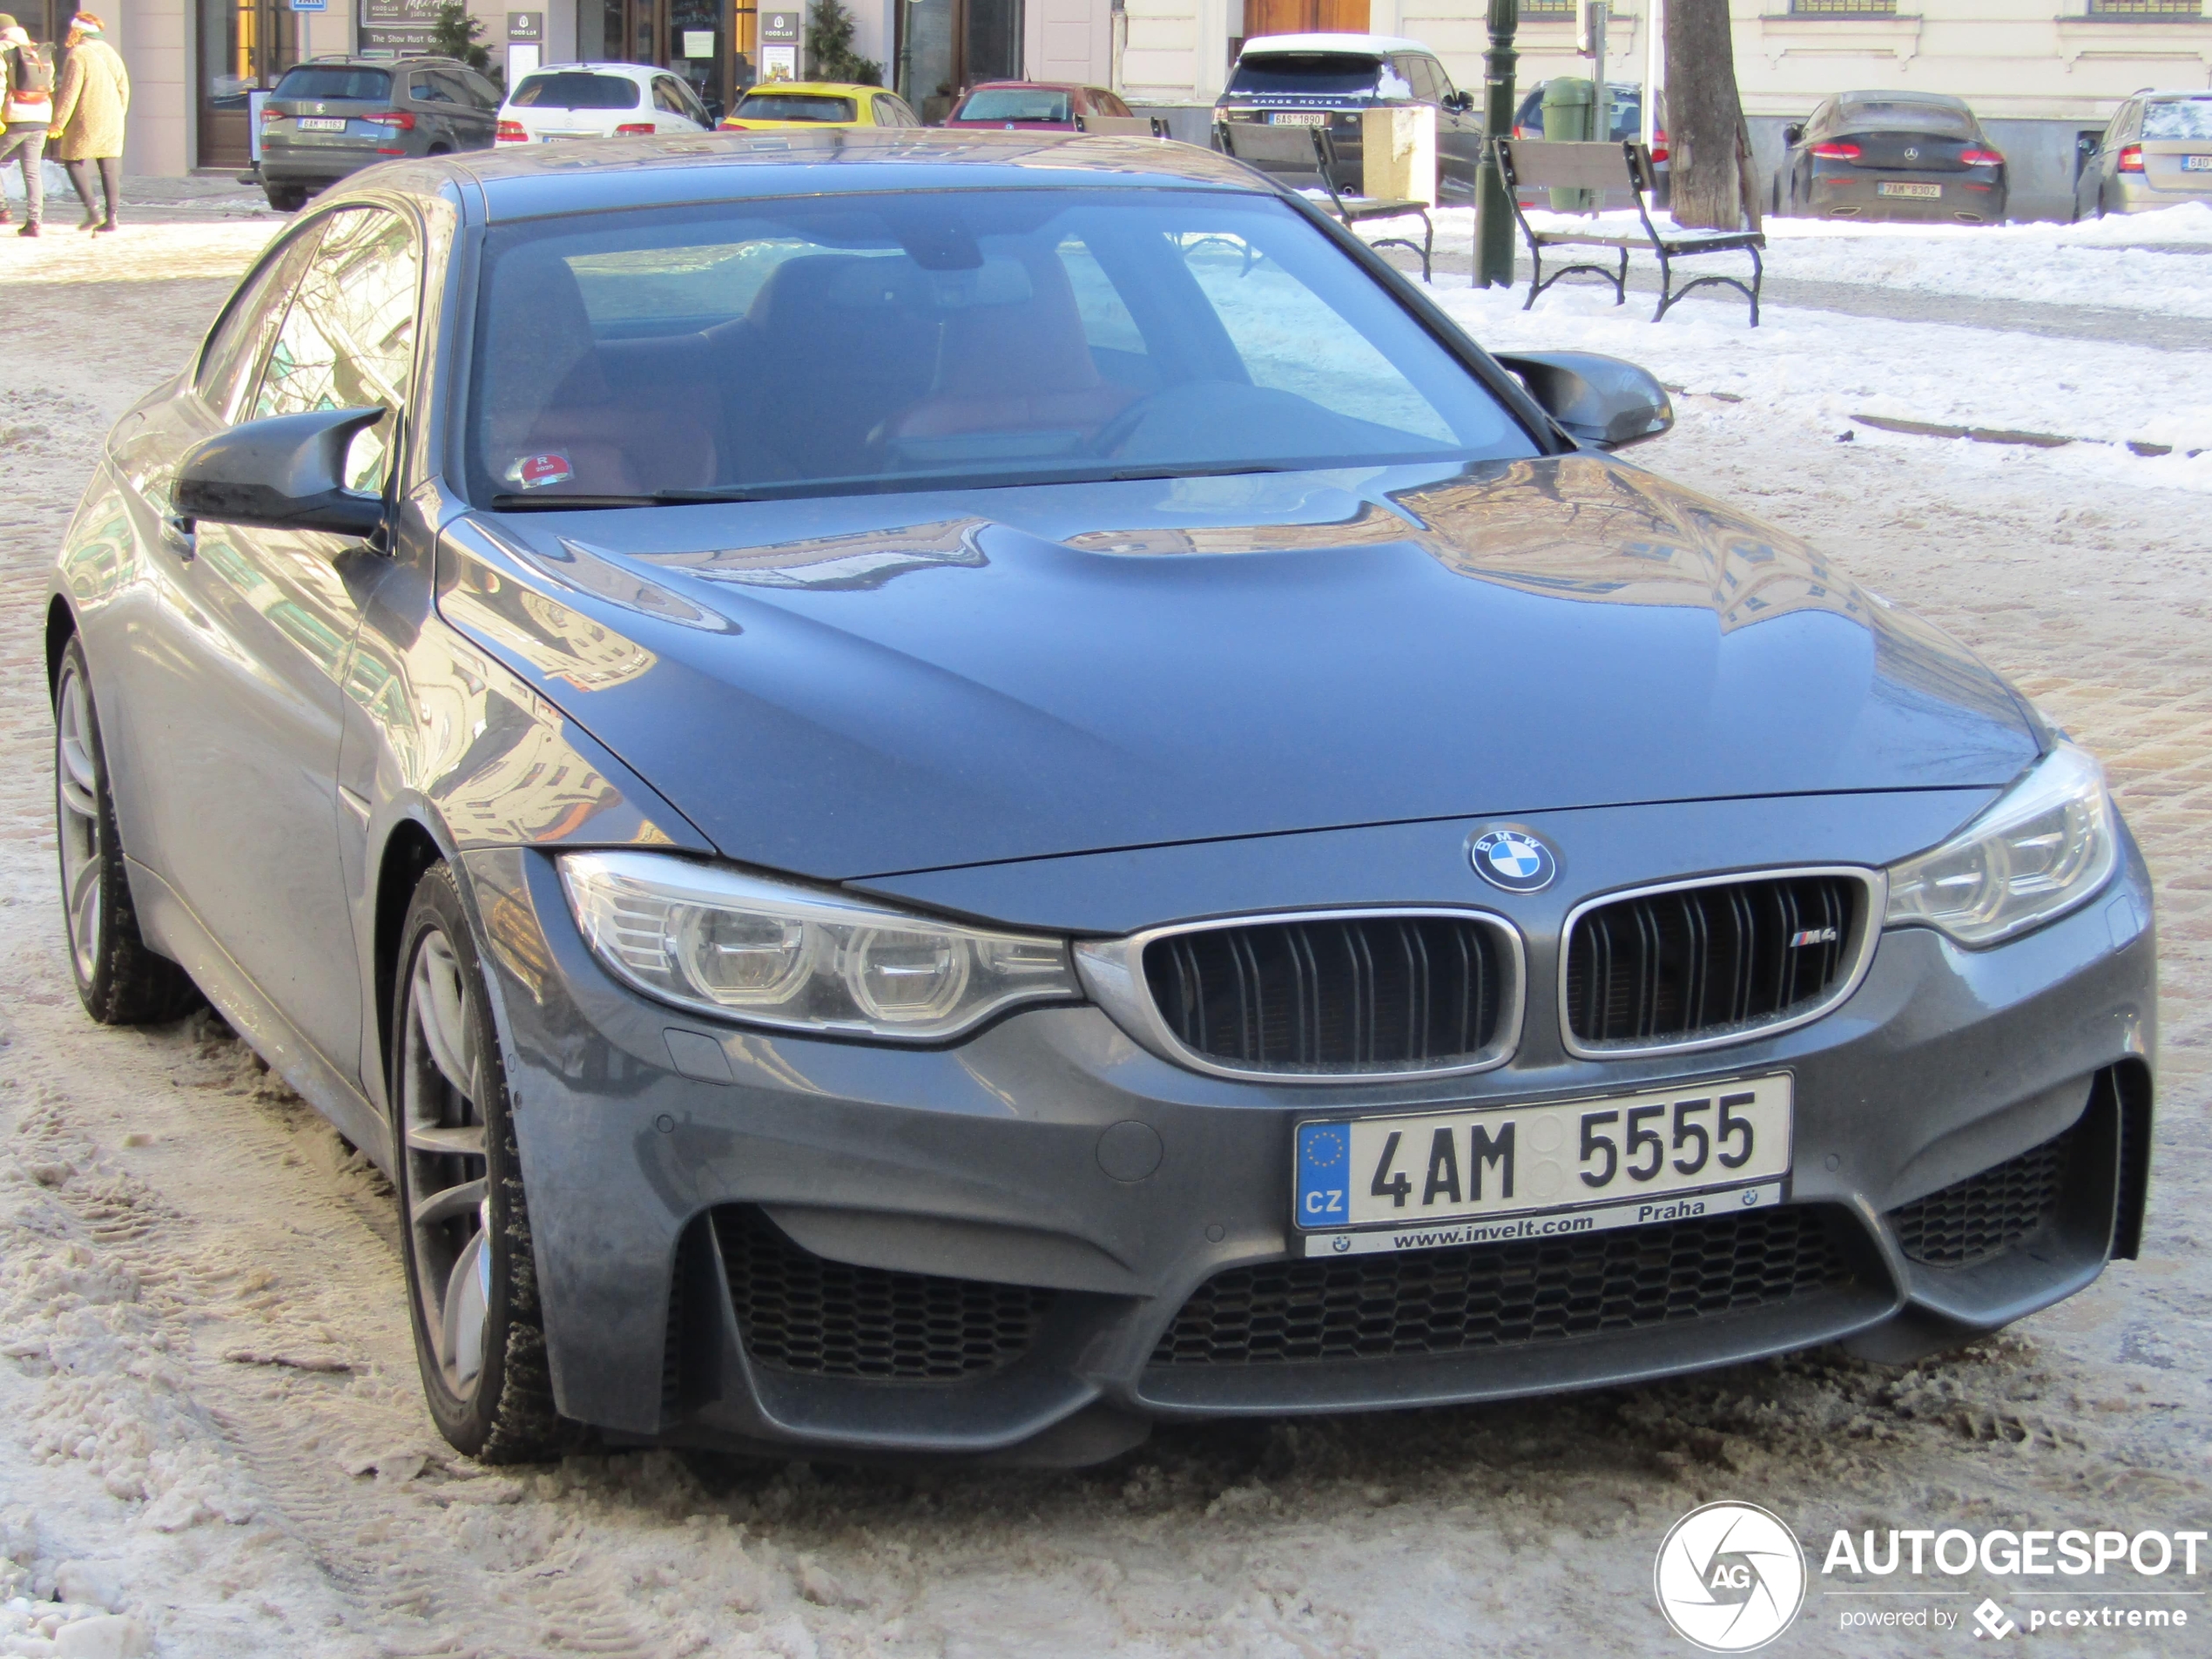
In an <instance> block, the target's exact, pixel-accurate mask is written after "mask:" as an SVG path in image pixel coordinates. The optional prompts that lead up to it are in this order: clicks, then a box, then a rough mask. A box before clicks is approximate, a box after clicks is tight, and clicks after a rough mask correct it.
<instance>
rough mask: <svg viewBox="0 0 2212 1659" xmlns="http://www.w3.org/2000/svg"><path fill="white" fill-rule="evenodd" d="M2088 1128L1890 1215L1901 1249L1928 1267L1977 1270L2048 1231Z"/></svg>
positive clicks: (2077, 1129) (2068, 1133)
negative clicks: (2046, 1226)
mask: <svg viewBox="0 0 2212 1659" xmlns="http://www.w3.org/2000/svg"><path fill="white" fill-rule="evenodd" d="M2080 1135H2081V1127H2080V1124H2076V1125H2075V1126H2074V1128H2072V1129H2069V1130H2067V1131H2066V1132H2065V1133H2063V1134H2061V1135H2055V1136H2052V1137H2051V1138H2050V1139H2049V1140H2047V1141H2046V1142H2044V1143H2043V1144H2042V1145H2040V1146H2035V1147H2030V1148H2029V1149H2028V1150H2027V1151H2025V1152H2023V1153H2021V1154H2020V1156H2019V1157H2015V1158H2007V1159H2006V1161H2005V1162H2004V1163H1999V1164H1994V1165H1993V1166H1992V1167H1990V1168H1989V1169H1986V1170H1983V1171H1982V1172H1981V1173H1980V1174H1979V1175H1970V1176H1968V1177H1966V1179H1965V1180H1964V1181H1955V1182H1953V1183H1952V1184H1951V1185H1949V1186H1947V1187H1945V1188H1943V1189H1942V1190H1940V1191H1937V1192H1931V1193H1930V1194H1929V1195H1928V1196H1927V1197H1925V1198H1916V1199H1914V1200H1913V1201H1912V1203H1911V1204H1900V1205H1899V1206H1898V1208H1897V1209H1895V1210H1892V1211H1890V1213H1889V1221H1890V1225H1891V1226H1892V1227H1894V1228H1895V1229H1896V1230H1897V1242H1898V1248H1899V1249H1900V1250H1902V1251H1904V1252H1905V1258H1906V1259H1907V1260H1910V1261H1916V1262H1919V1263H1921V1264H1924V1265H1925V1266H1929V1267H1972V1266H1973V1265H1974V1264H1976V1263H1978V1262H1986V1261H1988V1260H1990V1259H1991V1258H1993V1257H1998V1256H2001V1255H2003V1254H2004V1253H2005V1252H2006V1251H2009V1250H2013V1249H2016V1248H2017V1247H2018V1246H2019V1245H2020V1244H2021V1242H2022V1241H2023V1240H2025V1239H2027V1238H2029V1237H2030V1236H2031V1235H2033V1233H2035V1232H2037V1231H2040V1230H2041V1228H2042V1227H2043V1226H2044V1225H2045V1224H2047V1223H2048V1222H2049V1221H2050V1220H2051V1218H2052V1217H2053V1216H2054V1215H2055V1214H2056V1213H2057V1211H2058V1207H2059V1200H2060V1197H2061V1196H2062V1195H2063V1193H2064V1190H2065V1184H2066V1177H2067V1169H2068V1167H2069V1166H2070V1164H2071V1163H2072V1162H2073V1159H2074V1155H2075V1143H2076V1141H2078V1140H2079V1139H2080Z"/></svg>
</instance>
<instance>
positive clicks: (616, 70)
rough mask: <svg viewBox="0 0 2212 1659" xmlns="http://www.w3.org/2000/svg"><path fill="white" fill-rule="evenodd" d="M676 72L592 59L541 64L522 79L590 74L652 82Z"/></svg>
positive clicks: (654, 66) (651, 66)
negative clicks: (534, 76)
mask: <svg viewBox="0 0 2212 1659" xmlns="http://www.w3.org/2000/svg"><path fill="white" fill-rule="evenodd" d="M675 72H676V71H673V70H669V69H663V68H661V67H660V66H659V65H658V64H616V63H603V62H600V61H598V60H597V59H591V60H589V61H585V62H579V63H574V64H539V65H538V66H537V67H536V69H534V70H531V71H529V74H526V75H524V76H523V79H524V80H528V79H529V78H530V76H532V75H575V74H584V73H590V74H593V75H620V76H623V77H624V78H627V79H630V80H633V81H644V80H651V78H653V77H655V76H656V75H673V74H675Z"/></svg>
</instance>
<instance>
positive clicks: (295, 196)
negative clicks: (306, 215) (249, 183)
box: [261, 185, 307, 213]
mask: <svg viewBox="0 0 2212 1659" xmlns="http://www.w3.org/2000/svg"><path fill="white" fill-rule="evenodd" d="M261 190H262V193H263V194H265V195H266V196H267V197H268V199H269V206H272V207H273V208H275V209H276V210H277V212H280V213H296V212H299V211H300V209H301V208H302V207H305V206H307V186H306V185H262V186H261Z"/></svg>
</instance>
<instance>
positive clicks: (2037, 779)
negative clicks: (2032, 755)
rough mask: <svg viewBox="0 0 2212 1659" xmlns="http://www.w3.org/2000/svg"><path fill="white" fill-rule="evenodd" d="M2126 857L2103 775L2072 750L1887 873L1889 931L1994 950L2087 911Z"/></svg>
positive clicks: (2051, 758) (2064, 749)
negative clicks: (1915, 928) (1937, 933)
mask: <svg viewBox="0 0 2212 1659" xmlns="http://www.w3.org/2000/svg"><path fill="white" fill-rule="evenodd" d="M2119 859H2120V834H2119V825H2118V824H2117V822H2116V821H2115V819H2114V813H2113V809H2112V797H2111V796H2110V795H2108V794H2107V793H2106V792H2105V779H2104V770H2103V768H2101V766H2099V765H2097V763H2096V762H2095V761H2094V760H2093V759H2090V758H2089V756H2088V755H2087V754H2085V753H2084V752H2082V751H2080V749H2077V748H2075V747H2074V745H2072V744H2071V743H2067V742H2064V741H2061V742H2060V744H2059V745H2058V747H2056V748H2055V749H2054V750H2052V752H2050V753H2049V754H2048V755H2047V756H2045V757H2044V759H2042V760H2040V762H2038V763H2037V765H2036V767H2035V770H2034V771H2033V772H2029V773H2028V774H2027V777H2025V778H2023V779H2020V782H2019V783H2017V784H2015V785H2013V787H2012V788H2011V789H2009V790H2007V791H2006V792H2005V794H2004V795H2003V796H2002V797H2001V798H2000V799H1998V801H1997V802H1996V804H1995V805H1993V806H1991V807H1990V809H1989V810H1988V811H1987V812H1986V813H1983V814H1982V815H1981V816H1980V817H1979V818H1977V819H1974V821H1973V823H1971V824H1969V825H1967V826H1966V828H1964V829H1963V830H1960V831H1959V833H1957V834H1956V835H1954V836H1952V838H1951V839H1950V840H1947V841H1946V842H1944V843H1943V845H1942V846H1937V847H1932V848H1930V849H1929V850H1928V851H1927V852H1925V853H1916V854H1914V855H1913V856H1912V858H1909V859H1906V860H1904V861H1903V862H1902V863H1898V864H1893V865H1892V866H1891V867H1890V905H1889V914H1888V916H1887V918H1886V921H1887V923H1888V925H1889V926H1890V927H1898V926H1901V925H1911V924H1919V925H1921V926H1924V927H1935V928H1939V929H1940V930H1941V931H1943V932H1944V933H1946V934H1949V935H1950V936H1951V937H1952V938H1953V939H1955V940H1957V941H1959V943H1960V944H1962V945H1969V946H1980V945H1993V944H1996V943H1997V942H1998V941H2000V940H2005V939H2010V938H2012V937H2013V935H2014V934H2021V933H2025V932H2027V929H2029V928H2030V927H2040V926H2041V925H2042V924H2043V923H2045V922H2047V921H2051V920H2053V919H2054V917H2058V916H2061V915H2063V914H2066V913H2067V911H2069V910H2071V909H2073V908H2074V907H2075V906H2076V905H2080V904H2084V903H2086V902H2087V900H2089V899H2090V898H2092V897H2093V896H2094V894H2096V892H2097V890H2098V889H2099V888H2100V887H2103V886H2104V884H2105V882H2106V880H2107V879H2108V878H2109V877H2110V876H2111V874H2112V872H2113V867H2114V865H2116V864H2117V863H2118V862H2119Z"/></svg>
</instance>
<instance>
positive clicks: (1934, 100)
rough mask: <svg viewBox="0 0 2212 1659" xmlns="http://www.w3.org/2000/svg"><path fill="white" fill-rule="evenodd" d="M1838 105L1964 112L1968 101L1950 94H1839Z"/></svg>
mask: <svg viewBox="0 0 2212 1659" xmlns="http://www.w3.org/2000/svg"><path fill="white" fill-rule="evenodd" d="M1836 101H1837V102H1838V104H1933V105H1939V106H1940V107H1941V108H1943V109H1946V110H1963V109H1965V108H1966V99H1964V98H1953V97H1952V95H1951V94H1950V93H1948V92H1880V91H1868V92H1838V93H1837V94H1836Z"/></svg>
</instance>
